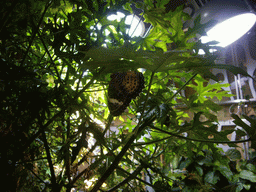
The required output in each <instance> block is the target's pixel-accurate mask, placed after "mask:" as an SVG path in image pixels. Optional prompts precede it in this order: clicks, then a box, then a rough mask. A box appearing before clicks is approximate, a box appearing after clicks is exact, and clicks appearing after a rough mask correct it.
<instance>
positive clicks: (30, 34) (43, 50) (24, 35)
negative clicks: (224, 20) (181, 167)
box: [0, 0, 254, 192]
mask: <svg viewBox="0 0 256 192" xmlns="http://www.w3.org/2000/svg"><path fill="white" fill-rule="evenodd" d="M132 3H133V4H135V6H136V7H138V8H141V9H142V10H143V13H142V15H141V18H145V22H149V23H151V24H152V28H150V30H149V33H148V34H147V35H146V36H145V37H131V36H129V35H128V34H127V33H126V29H127V28H129V27H130V26H129V25H127V24H125V18H123V19H121V21H120V22H118V21H117V20H114V21H110V20H108V19H107V16H109V15H111V14H116V13H117V12H119V11H120V12H123V13H124V14H125V15H126V16H127V15H128V14H130V13H131V12H132V9H131V7H130V5H131V4H132ZM167 3H168V1H166V0H162V1H161V0H159V1H157V2H156V3H152V2H151V1H148V0H146V1H144V2H136V1H134V2H133V1H124V0H115V1H113V0H104V1H103V0H97V1H89V0H69V1H64V0H55V1H34V0H23V1H4V2H3V3H2V4H3V7H2V8H1V10H0V18H1V21H2V22H1V26H0V34H1V35H0V49H1V52H0V53H1V59H0V62H1V65H2V68H1V70H0V80H1V82H0V91H1V93H0V97H1V101H2V103H1V111H0V119H1V124H0V134H1V141H0V143H1V146H3V147H2V148H1V154H0V157H1V158H0V163H1V165H2V166H3V167H4V168H5V169H2V170H3V171H2V172H1V175H2V176H3V177H2V178H3V180H2V183H3V184H4V185H3V186H1V187H2V189H3V190H5V191H56V192H57V191H71V189H73V188H76V189H81V190H86V191H88V190H89V191H98V190H105V191H117V190H124V191H125V190H126V191H131V190H133V191H145V190H146V189H145V186H151V187H154V188H155V189H156V190H159V188H162V187H163V185H164V186H165V187H166V188H167V189H169V185H170V183H173V182H174V180H177V179H176V178H174V177H173V175H168V174H166V171H167V170H166V169H165V167H168V166H165V165H169V164H170V163H173V162H174V161H173V158H174V157H181V156H186V157H190V159H191V158H192V157H193V156H194V153H200V152H201V151H202V149H204V148H207V149H208V150H209V151H211V152H212V153H214V154H215V153H217V152H216V151H217V150H218V149H217V148H216V147H215V144H214V143H218V142H219V143H220V142H227V143H229V141H228V139H227V137H226V136H227V134H229V133H230V132H229V131H225V132H217V131H216V124H214V123H216V121H217V119H216V117H215V115H214V114H212V113H210V111H209V110H208V109H210V110H212V111H213V112H217V111H218V110H219V107H217V105H216V104H214V103H213V102H211V101H209V100H208V99H206V98H205V96H209V97H213V96H217V97H218V98H219V99H221V97H222V96H227V95H226V93H224V92H220V93H219V92H216V90H219V88H220V86H219V85H218V84H216V85H213V86H211V87H204V86H203V82H204V81H205V80H204V78H214V76H213V75H212V74H211V73H210V69H211V68H213V67H216V68H223V69H228V70H230V71H231V72H233V73H235V74H237V73H242V74H243V75H244V76H246V75H248V74H246V73H245V72H244V71H242V70H240V69H239V68H236V67H230V66H228V65H219V64H215V63H214V60H215V58H216V56H214V55H206V56H200V55H197V54H196V53H194V52H193V49H198V48H200V46H201V45H200V43H196V42H193V41H192V43H191V42H189V41H188V40H190V39H191V38H193V37H195V35H196V34H197V33H201V34H204V29H205V28H206V27H208V26H209V25H211V24H213V23H212V22H210V23H207V24H204V25H201V24H200V22H199V20H198V19H197V20H196V22H195V27H194V28H192V29H189V30H188V32H184V31H183V23H182V19H183V20H184V21H185V20H187V19H189V16H188V15H187V14H185V13H184V12H183V7H182V6H181V7H178V8H177V9H176V10H175V11H172V12H166V11H165V10H166V9H165V5H166V4H167ZM167 44H172V45H173V46H172V47H173V48H174V49H172V50H169V49H168V46H167ZM204 49H206V48H205V47H204ZM141 68H142V69H143V70H141ZM129 70H132V71H137V70H141V71H143V76H144V79H145V89H144V90H143V91H142V92H141V94H140V96H139V97H138V98H136V99H134V100H133V101H132V102H131V103H130V106H129V109H128V110H127V111H125V112H124V113H123V115H122V116H120V117H113V116H112V115H111V114H110V112H109V110H108V98H107V95H108V94H107V89H108V85H109V81H110V75H111V73H115V72H127V71H129ZM203 77H204V78H203ZM193 79H194V80H195V82H196V84H197V85H193V81H192V80H193ZM183 80H184V81H183ZM186 86H190V87H191V88H193V89H194V90H195V93H196V94H194V95H193V97H190V98H186V97H184V96H182V95H181V94H180V93H181V90H183V89H184V88H185V87H186ZM178 101H182V102H183V104H186V105H187V107H188V108H189V109H190V110H192V111H193V112H194V117H192V118H193V119H192V120H191V121H189V122H187V121H186V120H185V118H186V117H188V114H187V113H186V112H184V111H182V110H180V109H178V108H176V107H175V106H177V105H178V104H179V103H178ZM205 105H207V106H208V107H207V108H203V106H205ZM203 115H205V116H206V117H207V118H208V119H207V120H206V121H201V117H202V116H203ZM238 121H239V120H237V122H238ZM113 124H115V125H114V126H115V127H116V129H113ZM246 131H248V130H246ZM185 135H187V136H185ZM209 136H212V137H213V138H212V139H209ZM251 137H252V138H253V134H251ZM229 144H230V145H231V146H232V144H233V145H234V143H232V142H231V143H229ZM249 168H250V169H249V170H245V171H241V172H240V173H241V174H240V176H239V178H241V179H245V180H248V181H250V182H253V181H254V175H253V173H254V172H253V171H252V170H251V168H252V167H251V166H249ZM167 169H169V167H168V168H167ZM198 170H199V171H200V170H201V169H200V168H198ZM216 170H218V169H217V168H216ZM248 171H250V172H248ZM221 173H222V172H221ZM245 173H249V177H247V176H246V174H245ZM210 174H215V172H214V173H213V172H211V173H209V175H208V176H207V177H206V178H209V179H210V176H211V175H210ZM222 174H223V173H222ZM190 176H191V177H192V175H190ZM224 176H225V177H227V175H224ZM201 177H202V174H201V173H200V174H199V175H197V180H198V181H200V182H204V181H203V180H202V178H201ZM146 178H149V181H148V180H147V179H146ZM155 178H158V179H159V182H158V184H157V182H156V183H155V184H154V182H155ZM209 179H208V180H207V179H206V181H207V182H208V183H209V184H207V185H206V186H205V187H206V188H207V189H208V188H209V187H210V186H211V184H215V182H216V180H218V179H216V178H215V180H214V179H213V180H209ZM228 179H229V178H228ZM245 185H246V184H245ZM245 185H243V186H245Z"/></svg>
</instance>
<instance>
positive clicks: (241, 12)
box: [184, 0, 256, 47]
mask: <svg viewBox="0 0 256 192" xmlns="http://www.w3.org/2000/svg"><path fill="white" fill-rule="evenodd" d="M188 2H190V3H192V4H193V3H194V5H195V2H197V1H196V0H188ZM201 2H204V3H202V4H201V6H200V7H198V8H195V10H194V12H193V11H192V13H191V14H192V15H191V16H192V19H191V20H189V21H187V22H186V23H185V25H184V27H185V28H186V27H191V28H193V27H194V19H195V18H197V17H198V16H199V15H200V17H201V21H200V23H201V24H205V23H207V22H208V21H210V20H215V21H217V25H215V26H213V27H209V28H207V29H206V34H207V36H203V37H201V41H202V43H207V42H209V41H218V42H219V44H217V45H218V46H221V47H226V46H228V45H230V44H231V43H233V42H235V41H236V40H238V39H239V38H240V37H242V36H243V35H244V34H246V33H248V32H249V30H250V29H251V28H252V27H253V26H254V24H255V22H256V16H255V12H254V9H253V7H252V6H251V5H250V3H248V2H249V1H247V0H212V1H209V0H208V1H201ZM194 7H196V6H194Z"/></svg>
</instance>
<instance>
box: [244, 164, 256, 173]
mask: <svg viewBox="0 0 256 192" xmlns="http://www.w3.org/2000/svg"><path fill="white" fill-rule="evenodd" d="M246 168H247V169H248V170H249V171H252V172H253V173H255V174H256V167H255V165H253V164H251V163H248V164H247V165H246Z"/></svg>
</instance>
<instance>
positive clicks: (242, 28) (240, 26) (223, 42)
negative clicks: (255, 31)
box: [201, 13, 256, 47]
mask: <svg viewBox="0 0 256 192" xmlns="http://www.w3.org/2000/svg"><path fill="white" fill-rule="evenodd" d="M255 22H256V15H255V14H253V13H245V14H241V15H237V16H235V17H232V18H230V19H227V20H225V21H223V22H222V23H220V24H217V25H216V26H214V27H213V28H212V29H210V30H209V31H208V32H207V36H203V37H201V41H202V43H207V42H210V41H218V42H219V44H217V45H218V46H221V47H226V46H227V45H229V44H231V43H233V42H234V41H236V40H237V39H239V38H240V37H242V36H243V35H244V34H246V33H247V32H248V31H249V30H250V29H251V28H252V27H253V25H254V24H255Z"/></svg>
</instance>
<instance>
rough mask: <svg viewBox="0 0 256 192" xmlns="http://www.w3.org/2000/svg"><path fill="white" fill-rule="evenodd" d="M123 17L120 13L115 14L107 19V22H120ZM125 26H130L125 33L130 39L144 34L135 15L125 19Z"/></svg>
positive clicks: (141, 24) (142, 27) (141, 25)
mask: <svg viewBox="0 0 256 192" xmlns="http://www.w3.org/2000/svg"><path fill="white" fill-rule="evenodd" d="M124 17H125V15H124V14H123V13H121V12H117V14H116V15H114V14H112V15H109V16H108V17H107V19H108V20H110V21H113V20H117V21H120V20H121V19H122V18H124ZM125 24H127V25H130V29H127V31H126V32H127V33H128V34H129V35H130V36H131V37H138V36H142V35H143V34H144V32H145V27H144V24H143V22H142V21H141V20H140V19H139V18H138V17H137V16H136V15H128V16H126V19H125Z"/></svg>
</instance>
